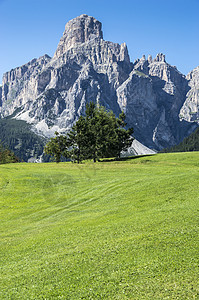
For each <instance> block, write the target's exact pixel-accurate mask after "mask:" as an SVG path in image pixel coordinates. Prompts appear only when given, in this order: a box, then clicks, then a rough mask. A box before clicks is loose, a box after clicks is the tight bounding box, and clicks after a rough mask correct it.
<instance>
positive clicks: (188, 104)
mask: <svg viewBox="0 0 199 300" xmlns="http://www.w3.org/2000/svg"><path fill="white" fill-rule="evenodd" d="M187 80H188V81H189V87H190V90H189V91H188V93H187V95H186V100H185V102H184V104H183V106H182V108H181V110H180V118H181V119H182V120H186V121H189V122H194V123H197V124H199V67H197V68H195V69H194V70H193V71H191V72H190V73H189V74H188V75H187Z"/></svg>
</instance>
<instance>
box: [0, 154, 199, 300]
mask: <svg viewBox="0 0 199 300" xmlns="http://www.w3.org/2000/svg"><path fill="white" fill-rule="evenodd" d="M198 187H199V152H194V153H178V154H175V153H172V154H158V155H155V156H147V157H141V158H136V159H128V160H126V161H121V162H103V163H96V164H93V163H85V164H81V165H77V164H72V163H60V164H55V163H48V164H26V163H21V164H9V165H0V200H1V222H0V226H1V288H0V291H1V292H0V293H1V294H0V299H14V300H15V299H70V300H72V299H111V300H115V299H198V297H199V294H198V292H199V290H198V234H197V229H198V213H199V205H198V202H199V190H198Z"/></svg>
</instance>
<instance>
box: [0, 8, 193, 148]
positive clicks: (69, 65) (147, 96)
mask: <svg viewBox="0 0 199 300" xmlns="http://www.w3.org/2000/svg"><path fill="white" fill-rule="evenodd" d="M101 28H102V24H101V23H100V22H99V21H98V20H96V19H95V18H93V17H90V16H87V15H85V14H84V15H81V16H79V17H77V18H75V19H73V20H71V21H69V22H68V23H67V24H66V26H65V31H64V34H63V36H62V38H61V39H60V42H59V44H58V47H57V50H56V51H55V54H54V56H53V57H52V58H51V57H50V56H48V55H47V54H45V55H44V56H42V57H40V58H38V59H33V60H31V61H30V62H28V63H27V64H25V65H23V66H21V67H18V68H15V69H12V70H11V71H10V72H7V73H5V74H4V76H3V83H2V87H1V88H0V115H1V118H5V117H6V116H9V115H11V114H13V113H14V112H15V111H16V110H18V113H17V114H16V116H15V118H16V119H20V120H25V121H27V122H28V123H30V124H32V126H33V129H34V131H36V132H37V133H38V134H40V135H44V136H46V137H50V136H52V135H53V133H54V132H55V131H60V132H63V133H64V132H67V130H68V129H70V128H71V126H72V125H73V124H74V123H75V122H76V120H77V119H78V118H79V116H80V115H81V114H84V112H85V105H86V103H88V102H90V101H94V102H97V103H99V104H101V105H104V106H105V107H106V108H107V109H111V110H113V112H114V113H115V114H116V115H118V114H119V113H120V112H121V110H124V112H125V113H126V116H127V123H128V126H129V127H130V126H132V127H133V128H134V131H135V137H136V138H137V139H138V140H139V141H140V142H141V143H143V144H144V145H146V146H147V147H149V148H152V149H156V150H161V149H162V148H165V147H170V146H173V145H175V144H178V143H179V142H180V141H181V140H182V139H183V138H184V137H185V136H187V135H189V134H190V133H191V132H192V131H193V130H194V129H195V128H196V127H197V126H198V122H199V113H198V111H199V110H198V104H197V103H198V100H199V94H198V92H197V91H198V89H199V88H198V85H199V79H198V77H199V76H198V73H199V72H198V68H199V67H197V68H196V69H194V70H195V71H194V70H193V71H192V73H191V72H190V75H189V76H187V77H185V76H184V75H183V74H181V73H180V72H179V71H178V70H177V68H176V67H173V66H171V65H169V64H168V63H167V62H166V59H165V55H164V54H162V53H159V54H158V55H157V56H156V57H155V58H154V59H152V56H149V57H148V58H147V59H146V58H145V56H143V57H142V58H141V59H138V60H136V61H135V62H134V63H132V62H131V61H130V57H129V54H128V48H127V46H126V44H125V43H123V44H121V45H119V44H117V43H112V42H110V41H105V40H104V39H103V32H102V30H101ZM190 95H191V96H190ZM192 95H194V97H192ZM193 107H194V113H195V114H193V111H192V110H193ZM190 112H191V113H192V114H191V113H190Z"/></svg>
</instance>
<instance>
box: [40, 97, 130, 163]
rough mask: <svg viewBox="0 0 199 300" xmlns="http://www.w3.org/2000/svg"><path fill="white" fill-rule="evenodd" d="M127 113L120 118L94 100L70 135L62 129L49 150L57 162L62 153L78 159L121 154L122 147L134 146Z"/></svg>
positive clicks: (48, 147)
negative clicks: (128, 126) (127, 126)
mask: <svg viewBox="0 0 199 300" xmlns="http://www.w3.org/2000/svg"><path fill="white" fill-rule="evenodd" d="M125 118H126V116H125V114H124V113H123V112H122V113H121V114H120V115H119V118H116V116H115V115H114V113H113V112H112V111H107V110H106V109H105V108H104V107H103V106H98V105H96V104H94V103H93V102H90V103H89V104H87V105H86V111H85V116H80V118H79V119H78V121H77V122H76V123H75V124H74V125H73V127H72V129H71V130H70V131H69V132H68V134H67V135H65V136H63V135H61V134H59V133H58V132H56V133H55V135H56V136H55V137H54V138H51V139H50V141H49V142H48V143H47V145H46V146H45V149H44V151H45V153H46V154H50V155H53V156H54V159H55V161H56V162H59V161H60V160H61V157H64V158H69V159H71V160H72V161H74V162H77V163H79V162H81V161H82V160H84V159H93V161H94V162H96V161H97V160H99V159H100V158H105V157H118V158H119V157H120V153H121V151H125V150H127V148H128V147H129V146H131V144H132V141H133V137H132V136H131V135H132V133H133V129H132V128H129V129H125V126H126V125H127V124H126V123H125Z"/></svg>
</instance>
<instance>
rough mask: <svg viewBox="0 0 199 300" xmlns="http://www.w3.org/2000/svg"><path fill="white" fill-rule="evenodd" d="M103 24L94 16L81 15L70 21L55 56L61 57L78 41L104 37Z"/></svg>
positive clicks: (82, 41) (83, 41)
mask: <svg viewBox="0 0 199 300" xmlns="http://www.w3.org/2000/svg"><path fill="white" fill-rule="evenodd" d="M101 28H102V24H101V23H100V22H99V21H98V20H96V19H95V18H94V17H90V16H87V15H81V16H79V17H77V18H75V19H72V20H71V21H69V22H68V23H67V24H66V26H65V31H64V33H63V36H62V38H61V39H60V42H59V44H58V47H57V50H56V52H55V55H54V57H59V56H61V55H62V54H63V53H65V52H66V51H67V50H68V49H70V48H71V47H73V46H74V45H75V44H77V43H85V42H87V41H90V40H92V39H93V38H96V37H97V38H100V39H103V33H102V30H101Z"/></svg>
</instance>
